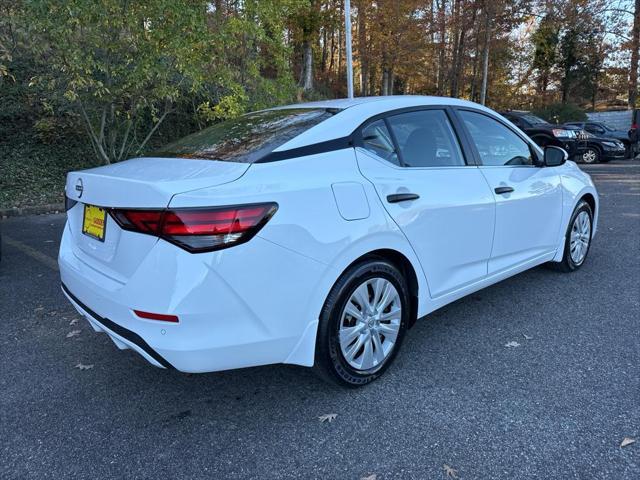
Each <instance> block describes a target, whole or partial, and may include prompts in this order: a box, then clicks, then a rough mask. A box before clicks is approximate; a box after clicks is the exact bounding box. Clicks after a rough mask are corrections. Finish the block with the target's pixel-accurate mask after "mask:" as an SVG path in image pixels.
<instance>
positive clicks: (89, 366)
mask: <svg viewBox="0 0 640 480" xmlns="http://www.w3.org/2000/svg"><path fill="white" fill-rule="evenodd" d="M75 368H77V369H79V370H89V369H90V368H93V363H92V364H90V365H85V364H84V363H78V364H77V365H76V367H75Z"/></svg>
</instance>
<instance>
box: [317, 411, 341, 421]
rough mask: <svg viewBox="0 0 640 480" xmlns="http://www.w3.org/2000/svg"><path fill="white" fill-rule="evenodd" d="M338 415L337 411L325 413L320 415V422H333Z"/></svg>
mask: <svg viewBox="0 0 640 480" xmlns="http://www.w3.org/2000/svg"><path fill="white" fill-rule="evenodd" d="M337 416H338V414H337V413H325V414H324V415H320V416H319V417H318V420H320V423H324V422H329V423H331V422H333V421H334V420H335V419H336V417H337Z"/></svg>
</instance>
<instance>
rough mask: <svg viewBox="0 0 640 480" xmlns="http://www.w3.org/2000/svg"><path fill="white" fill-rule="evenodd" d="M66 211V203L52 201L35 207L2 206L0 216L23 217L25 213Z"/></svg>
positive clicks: (40, 213)
mask: <svg viewBox="0 0 640 480" xmlns="http://www.w3.org/2000/svg"><path fill="white" fill-rule="evenodd" d="M60 212H64V203H50V204H48V205H38V206H35V207H13V208H0V218H8V217H21V216H24V215H44V214H45V213H60Z"/></svg>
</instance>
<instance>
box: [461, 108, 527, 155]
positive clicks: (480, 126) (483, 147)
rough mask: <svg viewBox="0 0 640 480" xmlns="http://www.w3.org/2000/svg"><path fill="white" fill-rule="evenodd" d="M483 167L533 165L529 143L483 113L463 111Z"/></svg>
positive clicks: (462, 114) (463, 117)
mask: <svg viewBox="0 0 640 480" xmlns="http://www.w3.org/2000/svg"><path fill="white" fill-rule="evenodd" d="M460 116H461V117H462V119H463V120H464V123H465V125H466V126H467V129H468V130H469V133H470V134H471V138H472V139H473V142H474V143H475V145H476V147H477V148H478V152H479V153H480V159H481V160H482V164H483V165H498V166H501V165H532V164H533V158H532V155H531V149H530V148H529V145H528V144H527V142H525V141H524V140H522V139H521V138H520V137H519V136H518V135H516V134H515V133H514V132H512V131H511V130H509V129H508V128H507V127H505V126H504V125H502V124H501V123H499V122H498V121H496V120H494V119H492V118H490V117H488V116H486V115H483V114H481V113H475V112H469V111H467V110H461V111H460Z"/></svg>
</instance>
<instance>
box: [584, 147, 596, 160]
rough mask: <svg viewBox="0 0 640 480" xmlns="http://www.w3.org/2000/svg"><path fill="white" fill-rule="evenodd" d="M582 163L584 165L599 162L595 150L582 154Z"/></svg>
mask: <svg viewBox="0 0 640 480" xmlns="http://www.w3.org/2000/svg"><path fill="white" fill-rule="evenodd" d="M582 161H583V162H584V163H596V162H597V161H598V154H597V152H596V151H595V150H593V149H589V150H587V151H586V152H584V153H583V154H582Z"/></svg>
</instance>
